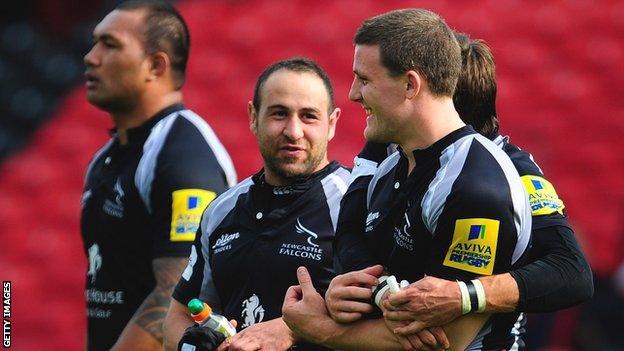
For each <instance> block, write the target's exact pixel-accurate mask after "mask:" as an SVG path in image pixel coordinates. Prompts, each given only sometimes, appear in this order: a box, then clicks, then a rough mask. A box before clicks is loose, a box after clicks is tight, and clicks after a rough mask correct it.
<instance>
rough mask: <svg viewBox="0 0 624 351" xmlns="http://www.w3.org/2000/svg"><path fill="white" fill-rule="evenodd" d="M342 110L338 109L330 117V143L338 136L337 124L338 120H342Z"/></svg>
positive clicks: (328, 136) (328, 137)
mask: <svg viewBox="0 0 624 351" xmlns="http://www.w3.org/2000/svg"><path fill="white" fill-rule="evenodd" d="M340 112H341V111H340V109H339V108H338V107H336V108H335V109H334V112H332V113H331V115H329V133H328V135H327V141H330V140H332V139H333V138H334V135H336V124H337V123H338V119H339V118H340Z"/></svg>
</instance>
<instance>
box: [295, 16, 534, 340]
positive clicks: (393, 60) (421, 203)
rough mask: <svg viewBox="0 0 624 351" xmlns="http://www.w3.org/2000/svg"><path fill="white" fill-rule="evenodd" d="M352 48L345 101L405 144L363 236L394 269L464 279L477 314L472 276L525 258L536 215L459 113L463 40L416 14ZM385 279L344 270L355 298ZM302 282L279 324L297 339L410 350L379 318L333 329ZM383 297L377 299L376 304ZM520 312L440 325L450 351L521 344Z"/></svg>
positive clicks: (376, 23)
mask: <svg viewBox="0 0 624 351" xmlns="http://www.w3.org/2000/svg"><path fill="white" fill-rule="evenodd" d="M354 41H355V44H356V48H355V58H354V65H353V67H354V73H355V79H354V82H353V85H352V87H351V92H350V98H351V100H353V101H356V102H359V103H361V104H362V105H363V107H364V109H365V110H366V115H367V126H366V130H365V136H366V138H367V140H368V141H373V142H381V143H388V142H391V143H396V144H398V145H399V151H398V152H396V153H394V154H393V155H391V156H390V157H389V158H387V159H386V160H385V161H384V162H383V163H382V164H381V165H379V167H377V168H376V170H375V171H374V175H373V178H372V180H371V182H370V184H369V186H368V191H367V198H366V202H367V209H368V215H367V217H366V227H365V231H366V233H367V235H369V236H371V237H379V238H383V240H385V241H386V244H384V245H382V247H381V248H380V249H381V256H380V257H381V262H382V263H383V264H384V266H385V269H386V270H387V271H388V272H389V273H390V274H393V275H396V277H397V278H398V279H407V280H408V281H417V280H419V279H421V278H422V277H423V275H425V274H426V275H433V276H438V277H441V278H446V279H459V280H463V281H465V283H462V284H465V287H466V289H464V290H466V293H465V297H466V299H468V298H469V297H470V300H466V301H468V302H467V303H465V304H464V306H463V307H464V309H470V308H472V307H474V308H475V309H476V308H477V307H478V308H479V309H481V308H482V307H483V306H482V303H484V300H483V299H482V298H481V294H480V293H479V291H480V290H475V289H477V288H475V286H476V284H478V282H477V283H474V281H475V280H476V279H474V278H477V277H478V276H482V275H491V274H496V273H501V272H507V271H509V270H510V269H512V267H515V266H516V265H518V264H519V263H520V262H522V259H523V256H524V253H525V251H526V249H527V247H528V243H529V237H530V209H529V204H528V199H527V196H526V193H525V191H524V189H523V187H522V182H521V180H520V177H519V176H518V173H517V172H516V171H515V169H514V167H513V164H512V163H511V160H510V159H509V158H508V157H507V156H506V155H505V154H504V153H503V152H502V150H500V148H498V147H496V145H495V144H493V143H492V142H491V141H489V140H487V139H486V138H484V137H482V136H480V135H478V134H477V133H476V132H475V131H474V130H473V129H472V128H471V127H469V126H466V125H465V124H464V123H463V122H462V121H461V119H460V118H459V115H458V114H457V111H455V108H454V106H453V101H452V96H453V92H454V89H455V86H456V83H457V79H458V76H459V73H460V69H461V57H460V49H459V46H458V44H457V41H456V40H455V38H454V37H453V33H452V31H451V30H450V29H449V28H448V26H446V24H445V23H444V21H443V20H442V19H441V18H439V17H438V16H437V15H435V14H433V13H431V12H429V11H426V10H418V9H410V10H398V11H392V12H389V13H386V14H383V15H380V16H377V17H374V18H371V19H369V20H366V21H365V22H364V24H363V25H362V26H361V27H360V28H359V29H358V32H357V34H356V36H355V40H354ZM388 242H389V244H388ZM380 273H381V271H380V270H379V268H374V267H373V268H371V269H369V270H368V271H367V270H364V271H359V272H355V273H348V274H349V276H348V278H347V279H350V280H351V284H350V285H352V286H351V287H350V289H351V292H350V293H351V294H353V295H355V296H357V295H359V297H360V299H361V298H366V297H369V296H370V290H369V289H370V288H369V287H370V286H371V285H376V283H377V282H376V276H377V275H379V274H380ZM345 276H346V275H345ZM299 278H300V282H301V283H302V284H301V286H300V287H295V288H293V289H291V290H289V292H288V294H287V296H286V300H285V302H284V320H285V321H286V322H287V324H288V325H289V326H290V327H291V328H292V329H293V331H295V333H296V334H298V335H300V336H302V337H304V338H308V339H310V340H313V341H315V342H320V343H322V344H324V345H328V346H331V347H334V348H339V349H398V348H401V345H403V346H406V347H410V345H405V344H404V343H403V342H402V341H401V344H399V342H400V340H398V339H397V338H396V337H395V334H394V333H393V332H392V331H390V330H388V329H386V326H385V325H384V321H383V320H379V319H378V320H366V321H359V322H355V323H353V324H349V325H343V324H332V321H331V320H328V319H327V316H326V311H325V310H324V308H321V307H319V302H322V299H321V298H320V296H319V295H318V294H316V293H314V291H313V289H312V288H311V286H310V283H309V281H308V280H309V278H308V277H307V274H306V272H305V269H301V270H300V272H299ZM343 278H344V277H337V278H335V279H334V280H336V279H343ZM332 284H333V282H332ZM383 285H384V284H383V283H382V284H380V286H383ZM397 290H398V288H397ZM384 291H385V290H384V289H381V290H380V291H379V292H376V293H375V295H376V300H380V299H381V298H383V296H384V295H383V292H384ZM377 295H379V296H377ZM390 296H392V295H390ZM473 300H474V301H473ZM477 302H478V304H477ZM360 304H361V303H360ZM384 305H385V304H384ZM477 305H478V306H477ZM517 317H518V316H517V315H512V314H508V315H496V316H492V317H488V316H487V315H470V316H469V318H465V317H464V318H462V319H461V320H458V321H456V322H455V323H454V324H451V325H447V326H445V330H446V333H447V335H448V337H449V341H450V342H451V346H452V347H453V349H464V348H471V349H472V348H474V349H475V350H476V349H481V348H482V347H484V348H486V349H489V348H492V349H494V348H499V349H502V348H507V347H511V346H512V345H513V344H514V342H515V335H514V333H515V331H514V330H513V327H514V323H515V321H516V319H517ZM312 320H313V321H314V322H311V321H312ZM461 323H465V324H463V326H462V327H460V328H457V326H458V325H460V324H461ZM484 323H485V324H484ZM412 346H414V345H412ZM421 346H422V345H421Z"/></svg>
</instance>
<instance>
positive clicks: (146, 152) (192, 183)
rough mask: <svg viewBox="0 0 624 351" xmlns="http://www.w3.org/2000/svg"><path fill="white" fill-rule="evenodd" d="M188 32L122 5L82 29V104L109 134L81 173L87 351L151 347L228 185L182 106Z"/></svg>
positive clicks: (147, 10)
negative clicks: (100, 117) (205, 216)
mask: <svg viewBox="0 0 624 351" xmlns="http://www.w3.org/2000/svg"><path fill="white" fill-rule="evenodd" d="M188 51H189V34H188V29H187V27H186V24H185V23H184V21H183V19H182V17H180V14H179V13H178V12H177V11H176V10H175V9H174V8H173V7H171V5H168V4H166V3H164V2H162V3H161V2H153V1H131V2H127V3H124V4H122V5H120V6H119V7H118V8H117V9H115V10H114V11H112V12H111V13H109V14H108V15H107V16H106V17H105V18H104V19H103V20H102V21H101V22H100V23H99V24H98V25H97V26H96V28H95V30H94V32H93V47H92V49H91V50H90V51H89V53H87V54H86V56H85V57H84V62H85V65H86V67H87V68H86V72H85V76H86V80H87V82H86V89H87V99H88V100H89V102H90V103H91V104H93V105H94V106H96V107H98V108H99V109H101V110H104V111H106V112H108V113H109V114H110V116H111V119H112V121H113V124H114V125H115V128H114V129H113V131H112V138H111V139H110V140H109V141H108V143H106V145H104V147H102V148H101V149H100V150H99V151H98V152H97V153H96V154H95V156H94V157H93V159H92V161H91V163H90V165H89V167H88V169H87V172H86V176H85V186H84V193H83V197H82V216H81V217H82V218H81V230H82V237H83V241H84V249H85V253H86V254H87V257H88V261H89V268H88V270H87V276H86V287H85V298H86V300H87V317H88V337H87V349H88V350H110V349H113V350H160V349H162V346H161V345H162V338H163V332H162V323H163V320H164V318H165V314H166V311H167V308H168V305H169V296H170V295H171V291H172V290H173V287H174V285H175V283H176V282H177V279H178V277H179V275H180V273H181V272H182V270H183V268H184V266H185V264H186V261H187V260H186V257H188V254H189V252H190V247H191V244H192V242H193V240H194V237H195V232H196V230H197V227H198V225H199V221H200V217H201V214H202V212H203V210H204V209H205V208H206V206H207V205H208V204H209V203H210V202H211V201H212V200H213V199H214V198H215V197H216V196H217V195H218V194H220V193H222V192H223V191H225V190H226V189H227V188H228V187H229V186H232V185H234V184H235V183H236V173H235V171H234V168H233V165H232V162H231V160H230V158H229V156H228V154H227V152H226V151H225V149H224V148H223V146H222V145H221V143H220V142H219V140H218V139H217V137H216V136H215V134H214V133H213V132H212V130H211V129H210V127H209V126H208V125H207V124H206V123H205V122H204V121H203V119H202V118H201V117H199V116H197V115H196V114H195V113H193V112H192V111H190V110H188V109H186V108H185V107H184V106H183V105H182V93H181V91H180V89H181V87H182V85H183V83H184V77H185V69H186V62H187V59H188Z"/></svg>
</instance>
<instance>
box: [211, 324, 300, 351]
mask: <svg viewBox="0 0 624 351" xmlns="http://www.w3.org/2000/svg"><path fill="white" fill-rule="evenodd" d="M294 344H295V336H294V335H293V332H292V331H291V330H290V329H288V326H287V325H286V324H285V323H284V321H283V320H282V319H281V318H276V319H273V320H270V321H267V322H263V323H258V324H254V325H252V326H250V327H248V328H246V329H243V330H242V331H241V332H240V333H238V334H236V335H234V336H232V337H231V338H229V339H228V340H227V341H225V342H223V343H222V344H221V345H220V346H219V348H218V349H217V351H224V350H229V351H238V350H240V351H254V350H276V351H278V350H288V349H289V348H290V347H291V346H293V345H294Z"/></svg>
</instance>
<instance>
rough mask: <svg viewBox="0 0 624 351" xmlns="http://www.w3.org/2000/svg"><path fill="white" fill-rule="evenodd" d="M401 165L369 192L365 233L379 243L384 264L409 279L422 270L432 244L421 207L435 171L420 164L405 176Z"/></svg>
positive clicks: (424, 164) (433, 167) (404, 166)
mask: <svg viewBox="0 0 624 351" xmlns="http://www.w3.org/2000/svg"><path fill="white" fill-rule="evenodd" d="M404 162H405V164H402V163H401V161H400V162H399V164H398V165H397V166H396V167H395V168H394V169H393V170H392V171H390V172H389V173H388V174H387V175H386V176H385V177H382V178H381V179H379V180H378V181H377V183H376V184H375V188H374V189H372V190H373V191H372V196H371V198H370V199H369V203H368V213H367V218H366V226H365V231H366V232H367V234H369V235H371V237H374V238H377V239H376V240H378V241H379V242H378V245H377V247H378V248H379V250H380V257H382V262H383V263H384V265H385V266H386V267H387V268H388V269H391V270H392V272H393V273H395V274H397V275H399V276H402V277H405V278H408V276H409V278H412V277H414V276H420V275H422V272H424V271H425V265H426V262H427V261H428V259H427V257H428V256H429V253H430V251H431V250H430V249H431V245H432V244H433V240H432V238H433V235H432V233H431V232H430V231H429V229H428V228H427V227H426V225H425V224H424V222H423V216H422V210H423V209H422V206H423V198H424V196H425V194H426V192H427V190H428V189H429V187H430V185H431V180H432V179H433V178H434V177H435V170H436V168H435V164H427V163H425V162H423V163H422V164H421V167H416V168H415V169H414V170H413V171H412V173H410V174H409V175H406V173H407V171H406V168H407V165H406V163H407V162H406V161H404ZM404 271H405V272H404ZM412 279H413V278H412Z"/></svg>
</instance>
